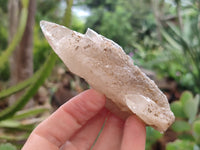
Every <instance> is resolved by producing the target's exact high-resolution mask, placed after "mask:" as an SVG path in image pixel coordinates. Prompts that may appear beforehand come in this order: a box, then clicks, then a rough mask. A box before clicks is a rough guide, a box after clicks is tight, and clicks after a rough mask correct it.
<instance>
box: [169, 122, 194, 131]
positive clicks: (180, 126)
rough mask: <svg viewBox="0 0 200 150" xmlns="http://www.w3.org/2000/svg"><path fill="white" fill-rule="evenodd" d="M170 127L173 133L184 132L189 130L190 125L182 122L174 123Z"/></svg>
mask: <svg viewBox="0 0 200 150" xmlns="http://www.w3.org/2000/svg"><path fill="white" fill-rule="evenodd" d="M171 127H172V129H173V130H174V131H175V132H185V131H190V130H191V126H190V124H189V123H188V122H186V121H182V120H177V121H175V122H174V124H173V125H172V126H171Z"/></svg>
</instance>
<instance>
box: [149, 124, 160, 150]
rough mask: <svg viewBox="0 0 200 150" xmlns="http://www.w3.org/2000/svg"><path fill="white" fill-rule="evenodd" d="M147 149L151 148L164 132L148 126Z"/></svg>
mask: <svg viewBox="0 0 200 150" xmlns="http://www.w3.org/2000/svg"><path fill="white" fill-rule="evenodd" d="M146 134H147V135H146V147H145V149H146V150H151V149H152V146H153V144H155V143H156V141H157V140H158V139H160V138H162V136H163V134H161V133H160V132H158V131H157V130H155V129H153V128H152V127H146Z"/></svg>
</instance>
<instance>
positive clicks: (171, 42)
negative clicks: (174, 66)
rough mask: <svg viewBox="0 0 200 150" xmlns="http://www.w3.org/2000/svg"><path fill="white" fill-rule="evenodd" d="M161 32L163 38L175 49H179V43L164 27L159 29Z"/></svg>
mask: <svg viewBox="0 0 200 150" xmlns="http://www.w3.org/2000/svg"><path fill="white" fill-rule="evenodd" d="M161 33H162V35H163V37H164V38H165V40H166V41H167V42H168V43H169V44H170V45H172V46H173V47H174V48H175V49H177V50H180V49H181V46H180V44H179V43H178V42H177V41H175V40H174V39H173V38H172V37H171V36H170V35H169V34H168V33H167V32H166V31H165V30H164V29H163V30H161Z"/></svg>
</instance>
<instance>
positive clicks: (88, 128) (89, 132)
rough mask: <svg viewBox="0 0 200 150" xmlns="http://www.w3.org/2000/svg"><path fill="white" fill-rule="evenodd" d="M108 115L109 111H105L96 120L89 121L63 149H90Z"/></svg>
mask: <svg viewBox="0 0 200 150" xmlns="http://www.w3.org/2000/svg"><path fill="white" fill-rule="evenodd" d="M107 113H108V111H107V110H106V109H103V110H102V111H101V112H100V113H99V114H97V115H96V116H95V117H94V118H92V119H91V120H89V121H88V122H87V123H86V124H85V125H84V126H83V127H82V128H81V129H80V130H79V131H78V132H77V133H76V134H75V135H74V136H73V137H72V138H71V139H70V140H69V141H67V142H66V144H64V145H63V147H62V148H61V149H62V150H69V149H70V150H72V149H77V150H80V149H90V148H91V146H92V145H93V143H94V141H95V139H96V137H97V135H98V133H99V131H100V130H101V127H102V125H103V123H104V121H105V118H106V115H107Z"/></svg>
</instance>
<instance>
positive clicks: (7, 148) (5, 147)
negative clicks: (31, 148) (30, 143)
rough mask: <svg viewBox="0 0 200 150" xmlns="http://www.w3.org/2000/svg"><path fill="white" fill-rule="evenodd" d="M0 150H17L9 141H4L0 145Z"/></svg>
mask: <svg viewBox="0 0 200 150" xmlns="http://www.w3.org/2000/svg"><path fill="white" fill-rule="evenodd" d="M0 150H17V148H16V147H15V146H14V145H12V144H10V143H6V144H1V145H0Z"/></svg>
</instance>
